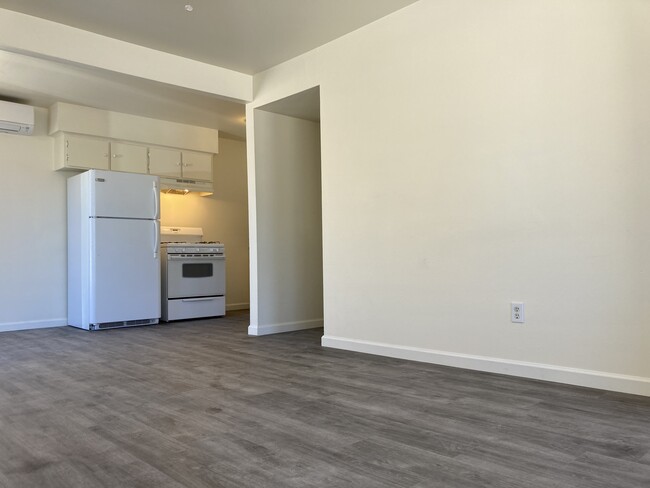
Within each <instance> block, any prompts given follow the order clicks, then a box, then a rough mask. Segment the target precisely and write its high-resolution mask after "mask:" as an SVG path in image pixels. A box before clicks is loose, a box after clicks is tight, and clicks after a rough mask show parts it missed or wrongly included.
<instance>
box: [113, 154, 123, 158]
mask: <svg viewBox="0 0 650 488" xmlns="http://www.w3.org/2000/svg"><path fill="white" fill-rule="evenodd" d="M113 157H114V158H121V157H122V154H113Z"/></svg>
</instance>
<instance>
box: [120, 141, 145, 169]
mask: <svg viewBox="0 0 650 488" xmlns="http://www.w3.org/2000/svg"><path fill="white" fill-rule="evenodd" d="M147 152H148V148H147V146H140V145H137V144H127V143H125V142H111V170H113V171H126V172H128V173H141V174H145V173H146V172H147V162H148V161H147Z"/></svg>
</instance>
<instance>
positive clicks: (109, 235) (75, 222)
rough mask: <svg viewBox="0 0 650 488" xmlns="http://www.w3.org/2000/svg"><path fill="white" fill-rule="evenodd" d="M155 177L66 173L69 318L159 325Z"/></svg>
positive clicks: (89, 323)
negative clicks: (69, 176)
mask: <svg viewBox="0 0 650 488" xmlns="http://www.w3.org/2000/svg"><path fill="white" fill-rule="evenodd" d="M159 186H160V185H159V179H158V177H157V176H150V175H139V174H133V173H120V172H116V171H101V170H90V171H86V172H85V173H81V174H79V175H77V176H73V177H71V178H69V179H68V324H69V325H72V326H74V327H80V328H82V329H86V330H97V329H109V328H114V327H128V326H134V325H149V324H157V323H158V320H159V318H160V252H159V251H160V220H159V219H160V189H159Z"/></svg>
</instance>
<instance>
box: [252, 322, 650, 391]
mask: <svg viewBox="0 0 650 488" xmlns="http://www.w3.org/2000/svg"><path fill="white" fill-rule="evenodd" d="M249 333H250V332H249ZM321 344H322V345H323V346H324V347H332V348H335V349H345V350H347V351H356V352H363V353H367V354H376V355H379V356H388V357H392V358H399V359H408V360H411V361H420V362H425V363H433V364H440V365H444V366H452V367H456V368H465V369H473V370H477V371H486V372H489V373H499V374H505V375H510V376H521V377H524V378H531V379H536V380H544V381H552V382H555V383H565V384H569V385H576V386H585V387H588V388H597V389H600V390H609V391H618V392H621V393H631V394H634V395H644V396H650V378H644V377H641V376H627V375H621V374H614V373H605V372H602V371H592V370H586V369H577V368H567V367H564V366H554V365H550V364H540V363H529V362H523V361H512V360H507V359H499V358H491V357H485V356H472V355H468V354H456V353H450V352H445V351H435V350H432V349H421V348H417V347H407V346H395V345H392V344H384V343H380V342H370V341H359V340H355V339H346V338H344V337H333V336H327V335H326V336H323V338H322V340H321Z"/></svg>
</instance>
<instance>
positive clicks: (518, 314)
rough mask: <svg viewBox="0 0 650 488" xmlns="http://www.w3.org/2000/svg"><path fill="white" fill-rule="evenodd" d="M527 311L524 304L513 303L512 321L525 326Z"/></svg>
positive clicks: (511, 309) (511, 305) (511, 308)
mask: <svg viewBox="0 0 650 488" xmlns="http://www.w3.org/2000/svg"><path fill="white" fill-rule="evenodd" d="M525 312H526V309H525V308H524V302H512V303H511V304H510V320H512V321H513V322H515V323H517V324H523V323H524V322H525V321H526V314H525Z"/></svg>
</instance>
